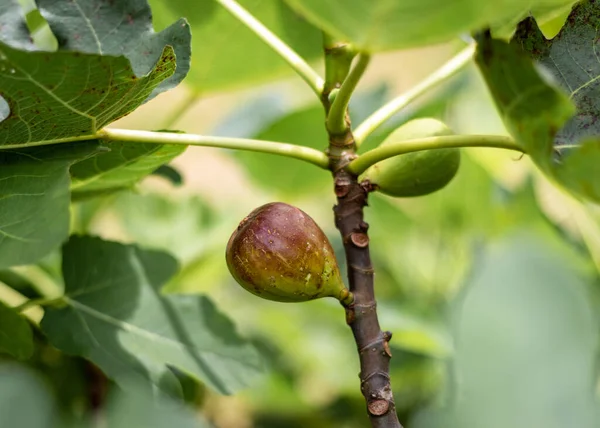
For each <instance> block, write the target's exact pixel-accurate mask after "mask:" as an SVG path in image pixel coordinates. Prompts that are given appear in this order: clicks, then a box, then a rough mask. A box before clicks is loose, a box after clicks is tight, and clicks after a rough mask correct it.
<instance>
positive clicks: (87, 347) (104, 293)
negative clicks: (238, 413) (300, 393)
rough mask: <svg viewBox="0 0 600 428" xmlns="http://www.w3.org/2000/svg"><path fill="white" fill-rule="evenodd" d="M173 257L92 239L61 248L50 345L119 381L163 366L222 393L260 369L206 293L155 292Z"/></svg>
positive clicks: (156, 373)
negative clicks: (60, 290)
mask: <svg viewBox="0 0 600 428" xmlns="http://www.w3.org/2000/svg"><path fill="white" fill-rule="evenodd" d="M176 270H177V262H176V261H175V259H173V258H172V257H171V256H170V255H168V254H167V253H163V252H158V251H144V250H142V249H140V248H138V247H135V246H131V245H122V244H118V243H115V242H107V241H103V240H101V239H98V238H91V237H72V238H71V239H70V241H69V242H68V243H67V244H66V245H65V246H64V248H63V275H64V279H65V293H66V295H65V297H64V303H65V304H64V306H62V307H50V308H48V309H47V310H46V313H45V316H44V318H43V320H42V323H41V327H42V329H43V331H44V332H45V333H46V335H47V336H48V338H49V340H50V341H51V343H52V344H53V345H54V346H56V347H57V348H59V349H61V350H63V351H64V352H67V353H71V354H75V355H80V356H83V357H85V358H88V359H90V360H91V361H93V362H94V363H95V364H96V365H98V366H99V367H100V368H101V369H102V370H103V371H104V372H105V373H106V374H107V375H108V376H109V377H111V378H113V379H114V380H115V381H117V382H119V383H121V384H122V385H123V384H124V383H126V381H127V379H131V378H133V379H138V380H145V381H149V382H152V383H153V384H154V385H156V386H157V387H158V388H160V387H161V386H163V385H162V383H161V378H164V376H169V375H171V373H170V370H169V367H170V366H172V367H175V368H177V369H179V370H181V371H183V372H184V373H187V374H189V375H191V376H194V377H195V378H197V379H199V380H202V381H203V382H205V383H206V384H207V385H209V386H211V387H212V388H213V389H215V390H217V391H219V392H221V393H231V392H233V391H235V390H237V389H239V388H242V387H244V386H246V385H248V383H250V382H251V381H252V380H253V379H254V378H255V377H256V376H257V375H258V374H259V373H260V372H261V371H262V363H261V359H260V357H259V355H258V353H257V351H256V350H255V349H254V348H253V347H252V346H251V345H250V344H249V343H248V342H246V341H244V340H242V339H241V338H240V337H239V336H238V334H237V333H236V331H235V328H234V326H233V324H232V323H231V321H230V320H229V319H228V318H226V317H225V316H224V315H223V314H221V313H220V312H218V310H217V309H216V308H215V306H214V304H213V303H212V302H211V301H210V300H209V299H208V298H206V297H200V296H183V295H167V296H163V295H161V291H160V290H161V288H162V286H163V285H164V284H165V283H166V282H167V281H168V280H169V279H170V278H171V277H172V276H173V275H174V274H175V272H176Z"/></svg>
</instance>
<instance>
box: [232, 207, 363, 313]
mask: <svg viewBox="0 0 600 428" xmlns="http://www.w3.org/2000/svg"><path fill="white" fill-rule="evenodd" d="M226 259H227V267H228V268H229V271H230V272H231V275H232V276H233V277H234V278H235V280H236V281H237V282H238V283H239V284H240V285H241V286H242V287H244V288H245V289H246V290H248V291H249V292H251V293H252V294H255V295H257V296H259V297H262V298H264V299H268V300H276V301H279V302H304V301H307V300H313V299H318V298H321V297H335V298H336V299H338V300H340V301H341V302H342V303H344V304H348V303H351V301H352V296H351V294H350V292H349V291H348V289H347V288H346V287H345V286H344V283H343V282H342V278H341V275H340V270H339V268H338V264H337V261H336V258H335V255H334V253H333V249H332V248H331V244H330V243H329V240H328V239H327V237H326V236H325V234H324V233H323V231H322V230H321V228H320V227H319V226H318V225H317V224H316V223H315V221H314V220H313V219H312V218H310V216H309V215H308V214H306V213H305V212H303V211H301V210H300V209H298V208H296V207H293V206H291V205H288V204H284V203H281V202H274V203H270V204H266V205H263V206H262V207H259V208H257V209H255V210H254V211H252V212H251V213H250V214H249V215H248V216H247V217H246V218H244V220H242V222H241V223H240V225H239V226H238V228H237V229H236V230H235V231H234V232H233V235H231V238H230V239H229V242H228V243H227V251H226Z"/></svg>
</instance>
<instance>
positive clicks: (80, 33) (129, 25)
mask: <svg viewBox="0 0 600 428" xmlns="http://www.w3.org/2000/svg"><path fill="white" fill-rule="evenodd" d="M37 6H38V8H39V9H40V12H41V14H42V16H43V17H44V18H45V19H46V21H48V24H49V25H50V28H51V29H52V32H53V33H54V36H55V37H56V39H57V40H58V45H59V49H60V50H64V51H74V52H86V53H93V54H99V55H114V56H118V55H124V56H125V57H127V59H128V60H129V61H130V62H131V67H132V69H133V71H134V73H135V74H136V75H137V76H142V75H144V74H146V73H148V70H151V69H152V68H153V67H154V64H156V63H157V61H158V60H159V59H160V58H161V56H162V52H163V50H164V48H165V46H167V45H169V46H172V48H173V51H174V53H175V59H176V61H177V68H176V70H175V72H174V73H173V75H172V76H171V77H168V78H166V79H165V80H163V81H162V82H161V83H160V84H159V85H158V86H157V87H156V88H155V89H154V91H153V92H152V95H151V96H150V97H153V96H155V95H157V94H159V93H160V92H164V91H166V90H168V89H171V88H173V87H175V86H177V84H179V82H181V81H182V80H183V78H184V77H185V76H186V74H187V73H188V71H189V68H190V55H191V52H190V43H191V40H190V39H191V34H190V28H189V25H188V23H187V21H186V20H184V19H180V20H179V21H177V22H174V23H173V21H174V20H173V21H171V22H169V27H168V28H166V29H165V30H163V31H161V32H160V33H155V32H154V29H153V28H152V13H151V11H150V7H149V6H148V3H147V2H146V1H145V0H143V1H140V0H119V1H113V2H107V1H104V0H78V1H76V2H74V1H56V0H37Z"/></svg>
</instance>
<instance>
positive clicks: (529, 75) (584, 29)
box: [477, 0, 600, 202]
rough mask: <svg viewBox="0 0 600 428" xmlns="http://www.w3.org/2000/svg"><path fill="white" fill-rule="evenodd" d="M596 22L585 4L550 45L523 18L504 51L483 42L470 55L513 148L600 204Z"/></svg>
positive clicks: (598, 14)
mask: <svg viewBox="0 0 600 428" xmlns="http://www.w3.org/2000/svg"><path fill="white" fill-rule="evenodd" d="M598 22H600V9H599V8H598V2H597V1H595V0H590V1H588V2H584V3H581V4H579V5H578V6H576V7H575V8H574V9H573V12H572V13H571V15H570V17H569V19H568V21H567V23H566V24H565V26H564V28H563V29H562V30H561V31H560V33H559V34H558V35H557V36H556V37H555V38H554V39H552V40H546V38H545V37H544V36H543V34H542V33H541V32H540V31H539V29H538V27H537V25H536V23H535V22H534V21H533V20H532V19H527V20H525V21H524V22H522V23H521V24H520V25H519V28H518V30H517V33H516V35H515V37H514V40H513V42H512V43H511V44H507V43H505V42H501V41H497V40H493V39H491V38H489V37H487V36H484V37H482V38H481V40H480V47H479V50H478V54H477V63H478V65H479V68H480V70H481V71H482V73H483V76H484V78H485V80H486V82H487V84H488V87H489V88H490V91H491V92H492V95H493V97H494V100H495V102H496V105H497V107H498V110H499V111H500V114H501V116H502V118H503V120H504V123H505V125H506V127H507V129H508V130H509V132H510V133H511V134H512V135H513V136H514V137H515V139H516V140H517V142H518V143H519V144H521V145H522V146H523V148H524V149H525V151H526V152H527V153H528V154H529V155H530V156H531V158H532V160H533V161H534V162H535V163H536V164H537V166H538V167H539V168H540V169H541V170H542V171H543V172H545V173H546V174H547V175H548V176H549V177H550V178H551V179H553V180H554V181H555V182H556V183H557V184H559V185H561V186H562V187H564V188H566V189H567V190H569V191H570V192H572V193H573V194H575V195H578V196H579V197H583V198H588V199H591V200H593V201H596V202H598V201H600V169H599V168H598V167H597V166H598V164H599V163H600V123H598V121H597V120H596V119H597V117H598V115H599V114H600V104H599V103H598V99H599V95H600V92H599V91H600V89H599V88H600V87H599V86H598V84H597V78H598V76H600V62H599V61H598V59H597V57H596V54H595V50H594V49H595V47H594V46H595V40H596V25H597V23H598ZM532 59H533V60H535V61H536V62H537V65H536V64H535V63H534V62H533V61H532ZM540 72H541V73H542V74H540ZM556 86H560V87H559V88H557V87H556Z"/></svg>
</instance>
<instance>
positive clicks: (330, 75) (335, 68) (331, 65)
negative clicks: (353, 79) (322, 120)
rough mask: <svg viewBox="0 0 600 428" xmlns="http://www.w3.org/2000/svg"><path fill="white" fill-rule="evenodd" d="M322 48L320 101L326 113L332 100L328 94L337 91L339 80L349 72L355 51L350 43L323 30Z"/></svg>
mask: <svg viewBox="0 0 600 428" xmlns="http://www.w3.org/2000/svg"><path fill="white" fill-rule="evenodd" d="M323 50H324V51H325V85H324V87H323V94H322V96H321V102H322V103H323V105H324V106H325V108H326V113H327V114H328V113H329V108H330V107H331V102H332V98H330V95H331V94H332V92H333V91H336V92H337V91H339V88H340V86H341V82H343V81H344V80H345V79H346V77H347V76H348V73H349V72H350V68H351V66H352V61H353V60H354V57H355V56H356V53H357V52H356V51H355V50H354V47H353V46H352V45H351V44H349V43H347V42H345V41H343V40H338V39H336V38H335V37H333V36H331V35H330V34H328V33H326V32H323ZM336 95H337V94H336Z"/></svg>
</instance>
